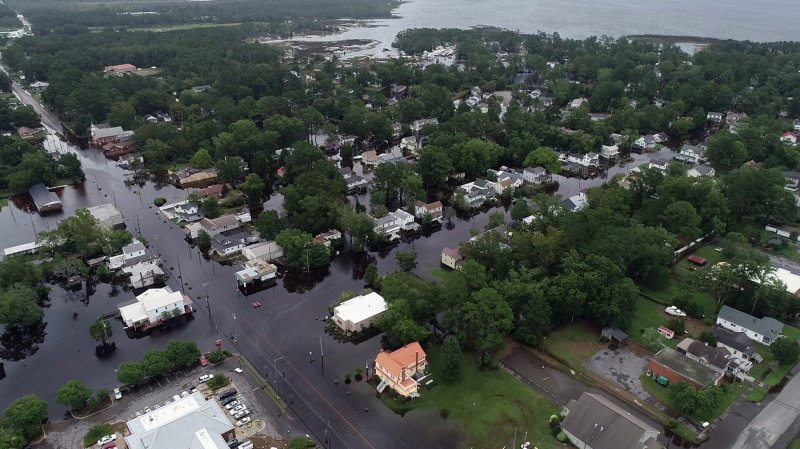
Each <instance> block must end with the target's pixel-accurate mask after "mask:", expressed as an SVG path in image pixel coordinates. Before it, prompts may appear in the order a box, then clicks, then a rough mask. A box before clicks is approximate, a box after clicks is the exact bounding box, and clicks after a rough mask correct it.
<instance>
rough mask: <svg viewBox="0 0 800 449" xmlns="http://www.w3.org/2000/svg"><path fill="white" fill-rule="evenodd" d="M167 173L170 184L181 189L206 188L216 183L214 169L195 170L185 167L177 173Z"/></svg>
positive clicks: (215, 170) (215, 171)
mask: <svg viewBox="0 0 800 449" xmlns="http://www.w3.org/2000/svg"><path fill="white" fill-rule="evenodd" d="M168 173H169V177H170V179H171V180H172V182H173V183H175V185H176V186H178V187H180V188H181V189H188V188H190V187H198V188H199V187H206V186H209V185H211V184H214V183H216V182H217V169H216V168H208V169H205V170H198V169H196V168H192V167H186V168H182V169H180V170H178V171H175V172H173V171H170V172H168Z"/></svg>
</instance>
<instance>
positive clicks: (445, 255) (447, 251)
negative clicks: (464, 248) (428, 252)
mask: <svg viewBox="0 0 800 449" xmlns="http://www.w3.org/2000/svg"><path fill="white" fill-rule="evenodd" d="M463 262H464V258H463V257H462V256H461V248H455V249H453V248H448V247H446V246H445V247H444V249H442V265H444V266H446V267H448V268H450V269H451V270H460V269H461V264H462V263H463Z"/></svg>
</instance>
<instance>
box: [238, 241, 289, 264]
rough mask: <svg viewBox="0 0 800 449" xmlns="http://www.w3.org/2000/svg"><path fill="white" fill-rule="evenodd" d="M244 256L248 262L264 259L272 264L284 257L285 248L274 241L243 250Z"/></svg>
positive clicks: (250, 246) (246, 247)
mask: <svg viewBox="0 0 800 449" xmlns="http://www.w3.org/2000/svg"><path fill="white" fill-rule="evenodd" d="M242 255H243V256H244V258H245V259H247V260H256V259H262V260H265V261H267V262H271V261H273V260H275V259H279V258H281V257H283V248H281V246H280V245H278V244H277V243H276V242H274V241H269V242H260V243H254V244H252V245H248V246H245V247H244V248H242Z"/></svg>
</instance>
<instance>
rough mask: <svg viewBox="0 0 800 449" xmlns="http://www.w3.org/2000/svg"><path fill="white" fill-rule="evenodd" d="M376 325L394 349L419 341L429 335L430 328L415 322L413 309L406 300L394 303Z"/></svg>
mask: <svg viewBox="0 0 800 449" xmlns="http://www.w3.org/2000/svg"><path fill="white" fill-rule="evenodd" d="M375 324H376V325H377V326H378V328H380V330H382V331H383V332H384V333H385V334H386V339H387V340H388V341H389V345H390V346H392V347H400V346H403V345H406V344H408V343H411V342H414V341H419V340H422V339H424V338H425V337H426V336H427V335H428V327H427V326H425V325H422V324H420V323H418V322H417V321H415V320H414V317H413V314H412V312H411V307H410V305H409V304H408V301H406V300H404V299H398V300H394V301H392V302H391V303H390V304H389V307H388V308H387V310H386V311H385V312H384V313H383V314H382V315H381V316H380V317H378V319H377V320H376V322H375Z"/></svg>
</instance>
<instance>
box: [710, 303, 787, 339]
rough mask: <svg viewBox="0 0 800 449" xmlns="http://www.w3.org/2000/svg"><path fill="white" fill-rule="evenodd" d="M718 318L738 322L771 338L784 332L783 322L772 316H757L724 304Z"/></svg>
mask: <svg viewBox="0 0 800 449" xmlns="http://www.w3.org/2000/svg"><path fill="white" fill-rule="evenodd" d="M717 318H722V319H723V320H725V321H730V322H731V323H734V324H738V325H739V326H741V327H743V328H745V329H750V330H751V331H753V332H755V333H757V334H761V335H763V336H765V337H767V338H769V339H771V340H774V339H776V338H778V335H780V334H781V332H783V323H781V322H780V321H778V320H776V319H775V318H771V317H764V318H756V317H754V316H752V315H749V314H747V313H744V312H742V311H739V310H736V309H734V308H733V307H728V306H722V309H720V311H719V314H717Z"/></svg>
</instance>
